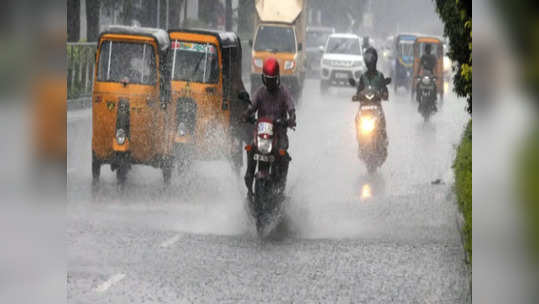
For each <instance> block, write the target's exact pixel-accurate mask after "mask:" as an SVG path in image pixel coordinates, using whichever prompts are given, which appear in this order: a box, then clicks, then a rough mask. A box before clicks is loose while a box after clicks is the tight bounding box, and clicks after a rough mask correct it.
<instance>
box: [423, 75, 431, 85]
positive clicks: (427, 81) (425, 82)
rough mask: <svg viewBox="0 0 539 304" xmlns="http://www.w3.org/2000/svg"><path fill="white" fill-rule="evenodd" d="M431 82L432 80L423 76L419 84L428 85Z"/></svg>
mask: <svg viewBox="0 0 539 304" xmlns="http://www.w3.org/2000/svg"><path fill="white" fill-rule="evenodd" d="M431 81H432V80H431V79H430V77H427V76H425V77H423V79H421V82H422V83H423V84H424V85H429V84H430V83H431Z"/></svg>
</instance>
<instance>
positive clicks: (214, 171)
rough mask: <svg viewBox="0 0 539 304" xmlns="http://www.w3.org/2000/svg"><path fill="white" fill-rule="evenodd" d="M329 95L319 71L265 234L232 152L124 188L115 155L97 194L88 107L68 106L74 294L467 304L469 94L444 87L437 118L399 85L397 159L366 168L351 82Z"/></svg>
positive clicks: (392, 128) (121, 298)
mask: <svg viewBox="0 0 539 304" xmlns="http://www.w3.org/2000/svg"><path fill="white" fill-rule="evenodd" d="M318 92H319V90H318V82H317V81H315V80H310V81H308V82H307V86H306V89H305V91H304V95H303V98H302V103H301V107H300V108H299V110H298V128H297V131H296V132H291V134H290V142H291V149H290V153H291V156H292V158H293V160H292V162H291V168H290V172H289V181H288V189H287V197H288V198H289V199H288V201H287V205H286V217H285V221H284V223H283V225H281V226H280V227H279V228H278V231H276V232H275V234H274V236H273V237H272V238H271V239H269V240H267V241H265V242H261V241H259V240H258V239H257V237H256V234H255V229H254V228H253V224H252V223H251V222H250V220H249V218H248V217H247V214H246V211H245V206H244V204H245V203H244V200H243V197H244V195H245V194H244V193H245V190H244V186H243V182H242V180H240V179H239V178H238V177H237V176H236V175H235V174H234V173H233V171H232V169H231V168H230V165H229V164H227V163H226V162H198V163H196V164H194V166H193V168H192V170H191V171H190V172H187V173H184V174H182V175H181V176H178V175H176V176H174V180H173V185H172V186H171V187H170V188H169V189H164V188H163V186H162V177H161V172H160V171H159V170H157V169H152V168H148V167H135V169H134V170H132V171H131V172H130V173H129V176H128V182H127V186H126V190H127V191H126V193H124V194H123V195H120V194H119V193H118V192H117V191H116V187H115V176H114V175H113V173H112V172H111V171H110V170H109V168H108V166H106V167H103V168H102V178H101V187H100V190H99V192H98V193H97V194H96V195H95V197H94V198H92V192H91V186H90V182H91V169H90V167H91V166H90V161H91V153H90V143H91V119H90V112H89V111H88V110H83V111H76V112H72V113H69V115H68V147H69V148H68V201H69V203H68V208H67V215H68V223H67V243H68V246H67V248H68V251H67V255H68V265H67V269H68V278H67V291H68V302H70V303H462V302H463V301H464V297H465V296H466V293H467V291H468V286H469V281H468V277H467V270H466V267H465V263H464V253H463V249H462V246H461V243H460V237H459V234H458V229H457V224H456V214H457V207H456V205H455V203H454V197H453V195H452V194H451V183H452V180H453V176H452V172H451V163H452V159H453V158H454V155H455V146H456V144H457V143H458V140H459V137H460V134H461V132H462V130H463V127H464V124H465V122H466V119H467V116H466V113H465V111H464V109H463V108H464V105H465V103H464V102H463V101H458V100H456V98H455V97H454V96H452V95H449V96H446V100H445V103H444V106H443V107H442V109H441V111H440V112H439V113H438V114H436V115H435V116H434V117H433V118H432V122H431V123H427V124H425V123H423V121H422V119H421V117H420V116H419V114H418V113H417V112H416V106H415V104H413V103H412V102H411V101H410V100H409V97H408V96H407V95H405V94H404V92H403V93H402V94H403V96H398V97H395V96H391V97H390V98H391V100H390V102H388V103H384V107H385V109H386V119H387V124H388V135H389V142H390V146H389V156H388V159H387V161H386V163H385V164H384V166H383V167H382V168H381V170H380V171H379V173H378V174H376V175H374V176H372V177H368V176H367V175H366V169H365V167H364V166H363V164H362V163H361V162H360V161H359V160H358V159H357V144H356V142H355V130H354V123H353V118H354V115H355V112H356V109H357V104H356V103H352V102H350V97H351V95H352V93H353V90H350V89H340V90H332V92H331V93H330V94H329V95H327V96H323V97H322V96H319V94H318ZM437 179H440V181H441V182H440V183H435V184H433V183H432V182H433V181H434V180H437Z"/></svg>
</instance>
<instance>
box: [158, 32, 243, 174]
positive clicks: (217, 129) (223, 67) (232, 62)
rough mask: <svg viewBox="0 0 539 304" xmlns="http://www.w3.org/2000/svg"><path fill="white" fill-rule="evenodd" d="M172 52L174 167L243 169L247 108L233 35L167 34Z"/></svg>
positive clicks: (227, 33)
mask: <svg viewBox="0 0 539 304" xmlns="http://www.w3.org/2000/svg"><path fill="white" fill-rule="evenodd" d="M169 39H170V43H171V48H170V51H169V55H168V60H167V65H168V70H169V73H170V82H171V84H170V89H171V93H170V96H171V99H170V107H171V108H173V109H175V113H176V115H175V119H174V125H175V132H174V133H172V134H171V137H172V138H173V140H174V145H175V151H176V166H177V168H178V170H179V171H181V170H183V169H185V167H186V166H187V165H189V164H190V163H191V161H193V160H215V159H222V158H229V159H231V160H232V161H233V165H234V167H235V168H237V169H239V168H240V167H241V165H242V160H243V154H242V152H243V151H242V146H243V144H242V142H245V141H247V139H248V136H247V134H246V132H245V127H244V126H243V125H240V123H239V116H240V114H241V112H242V111H244V110H245V103H244V102H243V101H240V100H239V99H238V98H237V96H238V93H239V92H241V91H245V88H244V86H243V82H242V80H241V44H240V39H239V37H238V36H237V35H236V34H235V33H231V32H220V31H212V30H195V29H190V30H185V29H181V30H169Z"/></svg>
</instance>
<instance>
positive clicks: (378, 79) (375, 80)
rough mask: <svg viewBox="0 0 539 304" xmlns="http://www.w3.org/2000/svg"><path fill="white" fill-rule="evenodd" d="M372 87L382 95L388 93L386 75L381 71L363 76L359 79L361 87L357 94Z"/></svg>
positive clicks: (358, 88)
mask: <svg viewBox="0 0 539 304" xmlns="http://www.w3.org/2000/svg"><path fill="white" fill-rule="evenodd" d="M369 85H372V86H373V87H374V88H376V89H377V90H379V91H380V93H381V94H382V93H387V86H386V84H385V77H384V74H383V73H382V72H380V71H373V72H371V71H367V72H365V73H363V74H361V77H359V85H358V87H357V93H358V94H359V92H361V91H363V89H365V88H366V87H368V86H369Z"/></svg>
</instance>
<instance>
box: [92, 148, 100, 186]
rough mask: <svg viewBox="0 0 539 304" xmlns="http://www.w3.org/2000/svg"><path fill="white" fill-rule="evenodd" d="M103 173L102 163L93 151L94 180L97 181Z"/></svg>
mask: <svg viewBox="0 0 539 304" xmlns="http://www.w3.org/2000/svg"><path fill="white" fill-rule="evenodd" d="M100 175H101V163H100V162H99V160H98V159H97V158H96V157H95V155H94V154H93V153H92V181H93V182H94V183H95V182H97V181H98V180H99V176H100Z"/></svg>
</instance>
